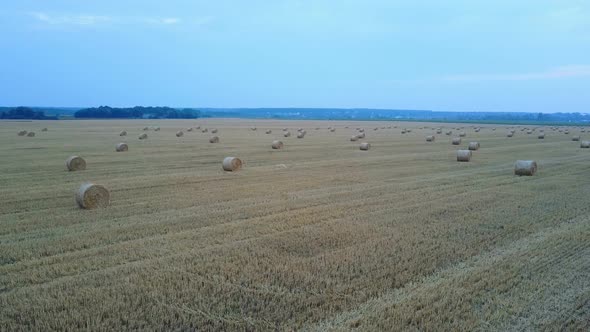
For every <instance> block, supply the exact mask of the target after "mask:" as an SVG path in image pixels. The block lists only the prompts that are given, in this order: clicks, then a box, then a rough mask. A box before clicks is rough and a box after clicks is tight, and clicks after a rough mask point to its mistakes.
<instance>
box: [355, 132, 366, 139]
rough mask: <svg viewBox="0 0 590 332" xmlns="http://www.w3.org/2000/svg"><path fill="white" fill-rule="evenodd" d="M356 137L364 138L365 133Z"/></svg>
mask: <svg viewBox="0 0 590 332" xmlns="http://www.w3.org/2000/svg"><path fill="white" fill-rule="evenodd" d="M356 137H358V138H365V133H364V132H362V133H360V134H358V135H356Z"/></svg>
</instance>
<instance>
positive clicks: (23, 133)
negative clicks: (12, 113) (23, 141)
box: [17, 130, 27, 136]
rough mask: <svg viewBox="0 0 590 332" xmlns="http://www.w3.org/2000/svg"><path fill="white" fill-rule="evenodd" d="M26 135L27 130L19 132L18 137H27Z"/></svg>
mask: <svg viewBox="0 0 590 332" xmlns="http://www.w3.org/2000/svg"><path fill="white" fill-rule="evenodd" d="M26 134H27V131H26V130H21V131H19V132H18V134H17V135H18V136H25V135H26Z"/></svg>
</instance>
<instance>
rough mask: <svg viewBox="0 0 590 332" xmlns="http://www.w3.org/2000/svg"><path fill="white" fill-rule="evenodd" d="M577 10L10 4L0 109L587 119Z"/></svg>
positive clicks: (290, 0) (343, 0)
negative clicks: (411, 112) (378, 111)
mask: <svg viewBox="0 0 590 332" xmlns="http://www.w3.org/2000/svg"><path fill="white" fill-rule="evenodd" d="M589 88H590V1H587V0H584V1H581V0H577V1H574V0H572V1H568V0H561V1H558V0H520V1H515V0H512V1H508V0H498V1H476V0H471V1H468V0H447V1H443V0H441V1H434V0H426V1H386V0H365V1H361V0H358V1H351V0H340V1H336V0H316V1H295V0H274V1H271V0H268V1H257V0H251V1H237V0H234V1H229V0H218V1H199V0H169V1H160V0H158V1H156V0H126V1H120V0H100V1H99V0H86V1H81V0H52V1H47V0H18V1H3V4H2V6H1V7H0V105H7V106H16V105H30V106H74V107H75V106H98V105H111V106H134V105H146V106H147V105H167V106H177V107H345V108H348V107H367V108H408V109H432V110H440V111H527V112H589V111H590V91H589V90H590V89H589Z"/></svg>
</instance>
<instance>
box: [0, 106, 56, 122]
mask: <svg viewBox="0 0 590 332" xmlns="http://www.w3.org/2000/svg"><path fill="white" fill-rule="evenodd" d="M0 119H5V120H57V117H56V116H47V115H45V112H43V111H36V110H34V109H32V108H30V107H24V106H19V107H14V108H6V109H4V110H3V111H2V112H0Z"/></svg>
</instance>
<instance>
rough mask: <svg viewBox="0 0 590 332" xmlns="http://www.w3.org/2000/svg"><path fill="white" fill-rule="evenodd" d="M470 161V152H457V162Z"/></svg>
mask: <svg viewBox="0 0 590 332" xmlns="http://www.w3.org/2000/svg"><path fill="white" fill-rule="evenodd" d="M470 160H471V150H457V161H460V162H468V161H470Z"/></svg>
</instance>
